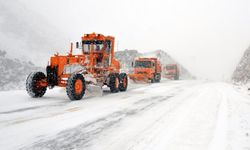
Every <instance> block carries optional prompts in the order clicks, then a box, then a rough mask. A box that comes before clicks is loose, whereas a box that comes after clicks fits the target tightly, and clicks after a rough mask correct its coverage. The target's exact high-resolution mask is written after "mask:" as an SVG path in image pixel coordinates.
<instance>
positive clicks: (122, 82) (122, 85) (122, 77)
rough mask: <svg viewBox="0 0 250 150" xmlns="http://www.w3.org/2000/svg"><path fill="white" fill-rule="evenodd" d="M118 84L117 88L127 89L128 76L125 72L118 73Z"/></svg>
mask: <svg viewBox="0 0 250 150" xmlns="http://www.w3.org/2000/svg"><path fill="white" fill-rule="evenodd" d="M119 78H120V84H119V90H120V91H122V92H124V91H127V88H128V76H127V74H126V73H120V75H119Z"/></svg>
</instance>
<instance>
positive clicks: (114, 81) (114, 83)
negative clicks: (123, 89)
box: [109, 73, 120, 93]
mask: <svg viewBox="0 0 250 150" xmlns="http://www.w3.org/2000/svg"><path fill="white" fill-rule="evenodd" d="M119 84H120V79H119V74H118V73H112V74H110V80H109V88H110V91H111V93H117V92H119Z"/></svg>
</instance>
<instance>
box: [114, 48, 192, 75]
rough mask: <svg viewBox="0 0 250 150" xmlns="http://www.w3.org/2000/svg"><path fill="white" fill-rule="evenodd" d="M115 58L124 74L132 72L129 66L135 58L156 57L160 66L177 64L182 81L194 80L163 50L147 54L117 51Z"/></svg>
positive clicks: (135, 51) (133, 51)
mask: <svg viewBox="0 0 250 150" xmlns="http://www.w3.org/2000/svg"><path fill="white" fill-rule="evenodd" d="M115 57H116V59H118V60H119V61H120V62H121V64H122V70H123V71H124V72H128V73H129V72H131V71H132V66H131V64H132V62H133V61H134V59H135V58H136V57H157V58H158V59H159V60H160V61H161V63H162V66H164V65H166V64H173V63H176V64H178V66H179V67H180V71H181V74H180V76H181V78H182V79H191V78H194V77H193V76H192V75H191V74H190V73H189V71H188V70H187V69H186V68H184V67H183V66H182V65H181V64H180V63H178V62H177V61H176V60H174V59H173V58H172V57H171V56H170V55H169V54H167V53H166V52H165V51H163V50H156V51H153V52H148V53H139V52H138V51H137V50H124V51H117V52H115Z"/></svg>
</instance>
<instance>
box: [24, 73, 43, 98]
mask: <svg viewBox="0 0 250 150" xmlns="http://www.w3.org/2000/svg"><path fill="white" fill-rule="evenodd" d="M41 80H46V75H45V74H44V73H43V72H32V73H30V74H29V76H28V77H27V79H26V91H27V93H28V94H29V95H30V96H31V97H33V98H37V97H42V96H43V95H44V94H45V92H46V90H47V87H39V85H37V83H38V82H39V81H41Z"/></svg>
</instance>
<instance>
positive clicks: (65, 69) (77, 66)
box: [26, 33, 128, 100]
mask: <svg viewBox="0 0 250 150" xmlns="http://www.w3.org/2000/svg"><path fill="white" fill-rule="evenodd" d="M114 44H115V38H114V37H112V36H104V35H102V34H96V33H92V34H85V35H84V36H83V37H82V38H81V42H77V43H76V48H78V49H80V51H81V53H80V54H73V44H71V48H70V51H69V53H68V55H59V54H55V55H54V56H52V57H51V58H50V63H49V65H48V66H47V68H46V72H47V75H45V74H44V73H42V72H34V73H31V74H30V75H29V76H28V78H27V80H26V90H27V92H28V94H29V95H30V96H31V97H42V96H43V95H44V94H45V92H46V90H47V88H50V89H52V88H53V87H55V86H59V87H66V92H67V95H68V97H69V98H70V99H71V100H80V99H81V98H82V97H83V96H84V94H85V90H86V87H87V86H89V85H94V86H99V87H103V86H104V85H106V86H108V87H109V88H110V91H111V92H112V93H115V92H119V91H126V90H127V86H128V78H127V74H126V73H120V62H119V61H117V60H116V59H115V58H114Z"/></svg>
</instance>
